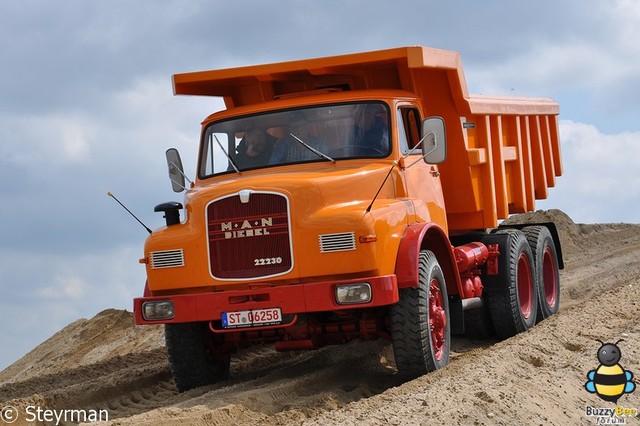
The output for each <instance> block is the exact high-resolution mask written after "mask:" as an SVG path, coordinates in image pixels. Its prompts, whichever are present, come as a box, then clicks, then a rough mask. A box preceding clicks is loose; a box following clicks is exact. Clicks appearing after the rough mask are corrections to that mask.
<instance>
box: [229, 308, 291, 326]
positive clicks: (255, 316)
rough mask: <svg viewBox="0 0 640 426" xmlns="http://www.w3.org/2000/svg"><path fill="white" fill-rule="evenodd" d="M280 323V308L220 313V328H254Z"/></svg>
mask: <svg viewBox="0 0 640 426" xmlns="http://www.w3.org/2000/svg"><path fill="white" fill-rule="evenodd" d="M281 323H282V310H281V309H280V308H268V309H254V310H251V311H237V312H223V313H222V326H223V327H224V328H238V327H256V326H260V325H277V324H281Z"/></svg>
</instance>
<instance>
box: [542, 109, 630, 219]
mask: <svg viewBox="0 0 640 426" xmlns="http://www.w3.org/2000/svg"><path fill="white" fill-rule="evenodd" d="M560 140H561V144H562V157H563V170H564V174H563V176H561V177H560V178H558V179H557V180H556V187H555V188H552V189H551V190H550V191H549V194H550V197H549V199H548V200H546V201H544V202H539V203H538V207H541V208H559V209H561V210H564V211H565V212H567V213H568V214H569V216H571V217H572V218H573V220H574V221H576V222H584V223H599V222H611V221H615V222H629V223H640V186H638V185H637V182H640V168H639V167H638V166H637V158H639V157H640V131H637V132H625V133H619V134H605V133H602V132H601V131H600V130H599V129H598V128H597V127H595V126H593V125H591V124H585V123H577V122H574V121H570V120H562V121H561V122H560ZM611 212H616V213H615V216H612V215H611ZM614 217H615V219H613V218H614Z"/></svg>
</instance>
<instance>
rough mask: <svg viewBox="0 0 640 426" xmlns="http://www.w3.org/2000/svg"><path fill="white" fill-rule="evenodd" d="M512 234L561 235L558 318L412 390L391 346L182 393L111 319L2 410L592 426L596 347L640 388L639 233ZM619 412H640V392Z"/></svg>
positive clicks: (61, 345)
mask: <svg viewBox="0 0 640 426" xmlns="http://www.w3.org/2000/svg"><path fill="white" fill-rule="evenodd" d="M510 221H518V222H521V223H522V222H524V223H527V222H532V221H538V222H540V221H553V222H555V223H556V224H557V226H558V230H559V232H560V235H561V238H562V243H563V252H564V259H565V269H564V270H563V271H562V273H561V280H562V295H561V300H562V301H561V310H560V312H559V313H558V315H556V316H554V317H552V318H549V319H548V320H545V321H543V322H541V323H540V324H538V325H536V326H535V327H534V328H532V329H531V330H529V331H527V332H526V333H522V334H520V335H518V336H516V337H514V338H511V339H508V340H505V341H502V342H496V341H491V340H490V341H473V340H469V339H465V338H455V339H454V341H453V351H454V353H453V359H452V362H451V364H450V365H449V366H448V367H447V368H445V369H442V370H439V371H437V372H435V373H431V374H428V375H425V376H423V377H420V378H418V379H416V380H413V381H410V382H407V383H402V382H400V381H399V380H398V379H397V378H396V375H395V369H394V366H393V362H392V361H391V360H392V359H393V356H392V349H391V348H390V346H389V345H388V344H387V343H385V342H367V343H363V342H354V343H351V344H349V345H345V346H336V347H328V348H324V349H321V350H318V351H313V352H289V353H277V352H275V351H274V350H272V349H271V348H269V347H259V348H253V349H251V350H248V351H245V352H243V353H240V354H238V355H237V356H236V357H234V360H233V362H232V366H231V369H232V371H231V379H230V380H229V381H227V382H224V383H219V384H217V385H214V386H209V387H204V388H200V389H195V390H192V391H189V392H186V393H182V394H180V393H178V392H177V391H176V389H175V386H174V384H173V381H172V379H171V374H170V372H169V369H168V364H167V360H166V354H165V352H164V339H163V334H162V328H160V327H135V326H134V325H133V319H132V314H131V313H130V312H126V311H119V310H106V311H104V312H101V313H99V314H98V315H96V316H95V317H94V318H91V319H81V320H78V321H75V322H73V323H72V324H69V325H68V326H67V327H65V328H64V329H62V330H60V331H59V332H58V333H56V334H55V335H53V336H52V337H51V338H49V339H47V340H46V341H45V342H43V343H42V344H40V345H39V346H38V347H36V348H35V349H34V350H32V351H31V352H29V353H28V354H27V355H25V356H24V357H23V358H22V359H20V360H19V361H17V362H16V363H14V364H13V365H11V366H10V367H8V368H7V369H5V370H4V371H2V372H0V406H9V405H10V406H14V407H16V408H17V409H18V410H19V411H20V410H22V411H24V409H25V407H27V406H29V405H38V406H39V407H43V408H44V407H49V408H55V409H65V408H66V409H81V408H84V409H105V410H107V411H108V412H109V418H110V420H111V422H110V423H112V424H117V425H145V424H146V425H152V424H153V425H174V424H175V425H178V424H180V425H186V424H189V425H191V424H202V425H205V424H206V425H209V424H210V425H226V424H237V425H258V424H264V425H285V424H305V425H307V424H309V425H312V424H313V425H326V424H336V425H338V424H340V425H342V424H352V425H356V424H357V425H378V424H404V425H412V424H470V425H482V424H487V425H489V424H504V425H511V424H545V425H548V424H552V425H566V424H595V423H596V422H595V418H593V417H588V416H587V415H586V414H585V409H586V407H587V406H594V407H602V406H607V404H606V403H605V402H604V401H601V400H600V399H599V398H598V397H597V396H595V395H592V394H589V393H588V392H586V391H585V389H584V387H583V386H584V382H585V381H586V373H587V372H588V371H589V370H591V369H594V368H596V367H597V366H598V360H597V357H596V351H597V349H598V347H599V343H598V342H596V339H601V340H607V341H617V340H618V339H624V342H621V343H620V348H621V349H622V352H623V355H622V359H621V361H620V363H621V364H622V365H623V366H624V367H625V368H626V369H627V370H629V371H632V372H634V373H635V375H636V377H638V376H640V301H639V299H638V297H637V293H638V289H639V288H640V262H638V259H639V258H640V226H639V225H629V224H596V225H583V224H575V223H573V221H572V220H571V219H570V218H569V217H568V216H567V215H565V214H564V213H562V212H560V211H557V210H551V211H538V212H535V213H531V214H526V215H518V216H516V217H514V218H513V219H510ZM619 404H622V405H624V406H626V407H635V408H638V409H640V391H636V392H635V393H633V394H630V395H625V396H623V398H622V399H621V400H620V401H619ZM609 405H611V404H609ZM22 420H23V419H19V420H18V422H16V423H14V424H21V423H20V422H21V421H22ZM627 420H629V421H628V423H627V424H631V423H630V422H635V421H637V419H627Z"/></svg>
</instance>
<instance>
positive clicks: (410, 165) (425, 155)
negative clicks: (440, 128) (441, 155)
mask: <svg viewBox="0 0 640 426" xmlns="http://www.w3.org/2000/svg"><path fill="white" fill-rule="evenodd" d="M431 134H432V135H433V149H432V150H431V151H428V152H425V153H423V154H422V156H421V157H420V158H418V159H417V160H416V161H414V162H413V163H411V164H409V165H408V166H406V167H405V169H408V168H410V167H412V166H414V165H416V164H417V163H419V162H420V161H424V159H425V158H427V156H428V155H429V154H431V153H432V152H434V151H435V150H436V149H438V136H437V135H436V132H429V133H427V134H426V135H424V136H423V137H422V139H420V141H418V143H417V144H416V146H414V147H413V148H412V150H414V149H416V148H417V147H419V146H420V145H421V144H422V143H423V142H424V141H425V139H427V136H429V135H431ZM409 155H410V154H407V155H405V156H404V157H402V158H403V159H406V158H407V157H409Z"/></svg>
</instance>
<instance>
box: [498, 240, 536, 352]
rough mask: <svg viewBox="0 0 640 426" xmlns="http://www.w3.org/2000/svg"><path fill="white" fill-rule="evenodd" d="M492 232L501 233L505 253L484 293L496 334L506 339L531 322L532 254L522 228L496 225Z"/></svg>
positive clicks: (533, 293) (533, 295)
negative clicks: (493, 278) (502, 227)
mask: <svg viewBox="0 0 640 426" xmlns="http://www.w3.org/2000/svg"><path fill="white" fill-rule="evenodd" d="M495 234H503V235H505V237H506V239H505V240H503V241H502V242H501V243H500V251H501V252H504V253H505V254H506V255H505V256H504V257H503V256H500V261H501V262H504V265H501V266H500V275H499V276H498V277H497V280H496V282H495V283H493V285H491V286H490V287H493V288H492V289H491V291H488V292H487V294H486V302H487V305H488V307H489V314H490V315H491V321H492V322H493V326H494V329H495V331H496V334H497V335H498V337H499V338H501V339H506V338H508V337H512V336H515V335H516V334H518V333H521V332H523V331H526V330H528V329H529V328H531V327H533V326H534V325H535V323H536V313H537V310H538V291H537V285H536V281H535V278H534V260H533V254H532V253H531V248H530V247H529V243H528V242H527V239H526V238H525V236H524V234H523V233H522V231H519V230H516V229H500V230H498V231H496V232H495ZM487 281H489V280H487Z"/></svg>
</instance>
